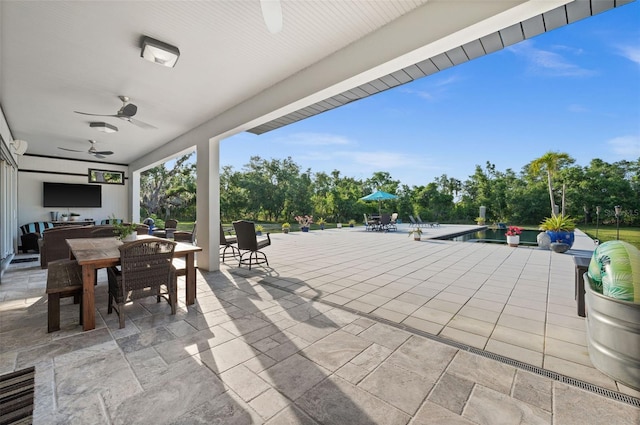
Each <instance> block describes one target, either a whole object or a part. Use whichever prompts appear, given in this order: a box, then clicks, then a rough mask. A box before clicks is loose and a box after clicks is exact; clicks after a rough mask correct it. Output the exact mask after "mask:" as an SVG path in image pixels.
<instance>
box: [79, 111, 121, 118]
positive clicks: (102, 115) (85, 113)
mask: <svg viewBox="0 0 640 425" xmlns="http://www.w3.org/2000/svg"><path fill="white" fill-rule="evenodd" d="M73 112H75V113H76V114H80V115H91V116H92V117H117V116H118V115H105V114H90V113H89V112H80V111H73Z"/></svg>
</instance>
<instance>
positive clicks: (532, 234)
mask: <svg viewBox="0 0 640 425" xmlns="http://www.w3.org/2000/svg"><path fill="white" fill-rule="evenodd" d="M506 232H507V230H506V229H489V228H487V229H482V230H472V231H471V232H468V233H464V234H462V235H457V236H453V237H445V238H438V239H443V240H447V241H457V242H484V243H502V244H506V243H507V236H506V235H505V233H506ZM539 233H540V231H539V230H523V231H522V234H521V235H520V245H530V246H537V245H538V241H537V239H536V238H537V237H538V234H539Z"/></svg>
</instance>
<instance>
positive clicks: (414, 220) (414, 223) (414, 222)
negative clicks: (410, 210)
mask: <svg viewBox="0 0 640 425" xmlns="http://www.w3.org/2000/svg"><path fill="white" fill-rule="evenodd" d="M409 220H410V221H411V223H410V224H409V227H420V226H418V222H417V221H416V219H415V218H413V216H412V215H410V216H409Z"/></svg>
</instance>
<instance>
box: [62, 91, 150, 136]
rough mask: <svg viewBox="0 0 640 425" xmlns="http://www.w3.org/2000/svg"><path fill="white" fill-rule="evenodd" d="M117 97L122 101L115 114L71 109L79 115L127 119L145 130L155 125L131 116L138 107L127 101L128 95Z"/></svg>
mask: <svg viewBox="0 0 640 425" xmlns="http://www.w3.org/2000/svg"><path fill="white" fill-rule="evenodd" d="M118 98H119V99H120V100H121V101H122V107H121V108H120V109H119V110H118V112H116V113H115V114H91V113H89V112H80V111H73V112H75V113H76V114H81V115H91V116H94V117H113V118H120V119H121V120H124V121H129V122H130V123H131V124H133V125H137V126H138V127H140V128H144V129H146V130H153V129H156V128H157V127H154V126H152V125H151V124H147V123H146V122H142V121H140V120H136V119H134V118H133V116H134V115H135V114H136V113H137V112H138V107H137V106H136V105H134V104H133V103H129V97H127V96H118Z"/></svg>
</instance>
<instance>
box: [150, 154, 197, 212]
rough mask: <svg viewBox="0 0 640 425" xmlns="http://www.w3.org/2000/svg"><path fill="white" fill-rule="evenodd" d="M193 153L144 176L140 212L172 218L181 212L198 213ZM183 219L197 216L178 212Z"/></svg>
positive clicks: (154, 168)
mask: <svg viewBox="0 0 640 425" xmlns="http://www.w3.org/2000/svg"><path fill="white" fill-rule="evenodd" d="M192 155H193V153H191V154H188V155H183V156H181V157H180V158H178V159H176V160H175V163H174V162H173V161H170V162H168V163H165V164H161V165H158V166H157V167H153V168H150V169H149V170H147V171H145V172H143V173H142V174H141V176H140V214H141V216H143V217H148V216H151V215H155V216H157V217H164V218H165V219H166V218H169V216H170V214H172V212H173V213H180V212H184V213H186V212H190V213H195V203H196V194H195V187H196V183H195V178H196V165H195V163H194V162H193V161H191V160H190V159H191V157H192ZM174 218H177V219H179V220H193V219H195V215H194V216H189V217H185V216H176V215H174Z"/></svg>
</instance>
